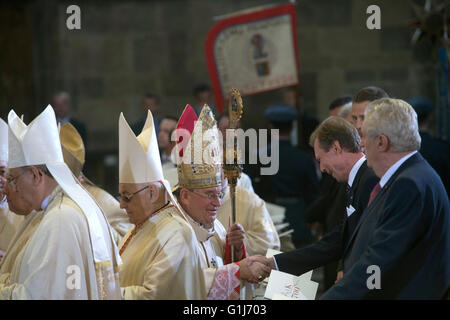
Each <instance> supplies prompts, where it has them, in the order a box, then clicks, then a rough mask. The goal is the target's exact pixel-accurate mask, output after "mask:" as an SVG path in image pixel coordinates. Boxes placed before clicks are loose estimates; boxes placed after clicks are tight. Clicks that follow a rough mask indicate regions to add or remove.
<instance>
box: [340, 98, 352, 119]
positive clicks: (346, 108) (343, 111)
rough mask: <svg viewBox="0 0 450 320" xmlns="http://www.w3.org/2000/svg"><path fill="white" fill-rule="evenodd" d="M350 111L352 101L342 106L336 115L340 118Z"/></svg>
mask: <svg viewBox="0 0 450 320" xmlns="http://www.w3.org/2000/svg"><path fill="white" fill-rule="evenodd" d="M350 113H352V102H351V101H350V102H348V103H346V104H344V105H343V106H342V108H341V110H340V111H339V113H338V116H339V117H341V118H345V117H347V116H348V115H349V114H350Z"/></svg>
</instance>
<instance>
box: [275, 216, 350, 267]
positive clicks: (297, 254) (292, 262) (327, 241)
mask: <svg viewBox="0 0 450 320" xmlns="http://www.w3.org/2000/svg"><path fill="white" fill-rule="evenodd" d="M343 227H344V222H342V223H341V224H339V225H337V226H336V227H335V228H334V229H333V230H332V231H331V232H329V233H327V234H326V235H325V236H323V238H322V239H320V240H319V241H317V242H315V243H313V244H311V245H309V246H307V247H305V248H301V249H297V250H293V251H289V252H285V253H280V254H277V255H276V256H275V260H276V262H277V265H278V269H279V270H280V271H283V272H287V273H290V274H293V275H296V276H299V275H301V274H303V273H305V272H308V271H310V270H312V269H315V268H317V267H320V266H322V265H324V264H327V263H329V262H332V261H337V260H338V259H339V258H340V257H341V255H342V250H343V248H342V230H343Z"/></svg>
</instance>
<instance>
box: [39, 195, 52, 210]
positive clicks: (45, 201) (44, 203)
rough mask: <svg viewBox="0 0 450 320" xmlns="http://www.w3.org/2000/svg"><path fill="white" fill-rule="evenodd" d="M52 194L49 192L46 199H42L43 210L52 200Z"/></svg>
mask: <svg viewBox="0 0 450 320" xmlns="http://www.w3.org/2000/svg"><path fill="white" fill-rule="evenodd" d="M51 195H52V194H49V195H48V196H47V197H46V198H45V199H44V201H42V203H41V210H45V209H47V206H48V202H49V201H50V196H51Z"/></svg>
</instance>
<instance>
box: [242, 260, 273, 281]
mask: <svg viewBox="0 0 450 320" xmlns="http://www.w3.org/2000/svg"><path fill="white" fill-rule="evenodd" d="M239 266H240V268H241V270H240V275H241V280H246V281H248V282H251V283H258V282H259V281H262V280H264V279H265V278H267V277H268V276H269V275H270V271H271V270H272V269H275V263H274V261H273V258H266V257H263V256H261V255H254V256H250V257H248V258H245V259H243V260H241V261H239Z"/></svg>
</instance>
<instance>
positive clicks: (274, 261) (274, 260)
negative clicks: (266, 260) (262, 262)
mask: <svg viewBox="0 0 450 320" xmlns="http://www.w3.org/2000/svg"><path fill="white" fill-rule="evenodd" d="M272 259H273V263H274V264H275V269H277V270H278V271H280V269H278V264H277V259H275V256H273V257H272Z"/></svg>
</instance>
